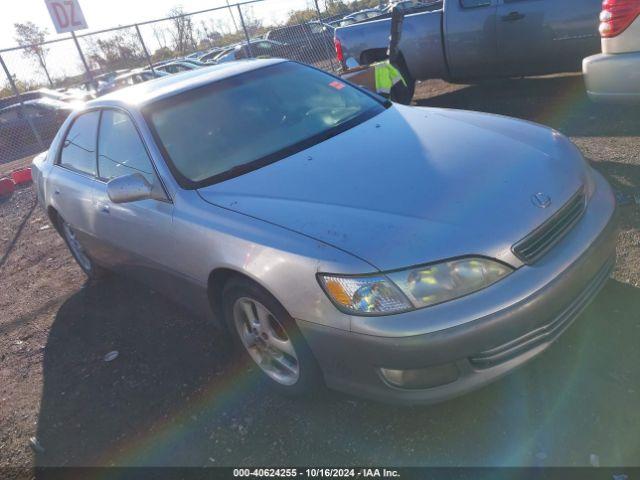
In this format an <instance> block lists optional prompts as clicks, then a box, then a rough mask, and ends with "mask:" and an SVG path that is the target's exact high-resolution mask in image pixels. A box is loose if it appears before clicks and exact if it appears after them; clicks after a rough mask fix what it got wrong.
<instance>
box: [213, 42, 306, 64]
mask: <svg viewBox="0 0 640 480" xmlns="http://www.w3.org/2000/svg"><path fill="white" fill-rule="evenodd" d="M251 57H254V58H277V57H280V58H290V59H298V58H299V55H298V52H297V49H296V48H295V47H292V46H290V45H287V44H285V43H281V42H276V41H274V40H252V41H251V52H249V46H248V45H247V43H243V44H240V45H236V46H234V47H233V48H230V49H229V50H225V51H223V52H221V53H220V54H218V55H217V56H216V57H214V59H213V62H214V63H225V62H232V61H234V60H241V59H244V58H251Z"/></svg>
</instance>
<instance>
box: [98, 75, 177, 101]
mask: <svg viewBox="0 0 640 480" xmlns="http://www.w3.org/2000/svg"><path fill="white" fill-rule="evenodd" d="M165 75H169V74H168V73H167V72H163V71H160V70H154V71H152V70H146V69H138V70H131V71H130V72H127V73H124V74H122V75H119V76H117V77H115V78H114V79H113V80H112V81H111V82H109V83H107V82H105V83H103V84H102V85H100V86H99V87H98V95H106V94H107V93H111V92H113V91H115V90H119V89H121V88H124V87H129V86H131V85H136V84H138V83H143V82H148V81H149V80H153V79H154V78H160V77H164V76H165Z"/></svg>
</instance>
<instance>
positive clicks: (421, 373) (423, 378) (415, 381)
mask: <svg viewBox="0 0 640 480" xmlns="http://www.w3.org/2000/svg"><path fill="white" fill-rule="evenodd" d="M380 374H381V375H382V378H384V380H385V381H386V382H387V383H389V384H391V385H393V386H394V387H398V388H409V389H420V388H433V387H437V386H439V385H446V384H448V383H452V382H455V381H456V380H457V379H458V375H459V374H458V367H456V365H455V364H454V363H450V364H447V365H438V366H436V367H429V368H421V369H416V370H393V369H389V368H381V369H380Z"/></svg>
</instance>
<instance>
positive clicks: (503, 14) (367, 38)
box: [334, 0, 601, 88]
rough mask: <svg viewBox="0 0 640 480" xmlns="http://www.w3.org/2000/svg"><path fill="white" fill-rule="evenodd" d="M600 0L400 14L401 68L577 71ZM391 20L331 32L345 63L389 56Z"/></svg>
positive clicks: (468, 73) (461, 4) (496, 3)
mask: <svg viewBox="0 0 640 480" xmlns="http://www.w3.org/2000/svg"><path fill="white" fill-rule="evenodd" d="M600 7H601V0H443V1H442V4H441V6H440V8H438V9H435V10H432V11H427V12H420V13H414V14H409V15H407V16H405V18H404V24H403V27H402V28H403V29H402V38H401V40H400V44H399V50H400V65H398V66H399V68H400V70H401V72H402V74H403V76H404V77H405V80H407V82H408V84H410V88H413V86H414V85H415V81H416V80H426V79H431V78H441V79H445V80H447V81H450V82H459V83H473V82H474V81H477V80H482V79H487V78H495V77H522V76H530V75H545V74H551V73H559V72H572V71H579V70H581V68H582V59H583V58H585V57H587V56H589V55H592V54H594V53H596V52H598V51H599V50H600V36H599V33H598V16H599V13H600ZM389 32H390V19H382V20H377V19H373V20H371V21H366V22H361V23H357V24H354V25H349V26H346V27H340V28H337V29H336V31H335V38H334V42H335V46H336V53H337V56H338V60H339V61H340V62H341V63H342V66H343V68H346V67H347V66H349V67H351V66H355V65H357V64H369V63H373V62H375V61H379V60H382V59H384V58H386V55H387V53H386V50H387V46H388V43H389Z"/></svg>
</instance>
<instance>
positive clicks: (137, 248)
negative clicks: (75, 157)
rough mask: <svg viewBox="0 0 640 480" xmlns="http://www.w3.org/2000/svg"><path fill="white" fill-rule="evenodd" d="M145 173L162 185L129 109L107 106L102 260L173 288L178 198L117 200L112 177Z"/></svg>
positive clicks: (99, 198)
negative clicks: (110, 184) (109, 188)
mask: <svg viewBox="0 0 640 480" xmlns="http://www.w3.org/2000/svg"><path fill="white" fill-rule="evenodd" d="M132 173H139V174H141V175H143V176H144V177H145V178H146V179H147V180H148V181H149V183H151V184H159V179H158V177H157V173H156V172H155V169H154V168H153V164H152V161H151V159H150V156H149V154H148V151H147V149H146V147H145V145H144V143H143V142H142V139H141V138H140V135H139V134H138V131H137V129H136V127H135V125H134V123H133V121H132V120H131V118H130V117H129V115H128V114H126V113H124V112H123V111H120V110H112V109H108V110H104V111H103V113H102V119H101V121H100V131H99V135H98V179H99V181H98V182H97V184H98V186H97V188H96V194H95V197H94V209H95V210H96V212H97V220H96V230H97V235H98V237H99V238H100V240H101V241H102V242H103V247H104V248H103V256H102V257H101V258H100V261H102V262H104V263H105V264H106V265H107V266H109V267H111V268H113V269H115V270H119V271H122V272H124V273H127V274H130V275H132V276H134V277H136V278H138V279H139V280H142V281H144V282H145V283H147V284H149V285H151V286H152V288H155V289H157V290H160V291H165V290H167V289H171V286H170V284H171V282H172V281H173V275H174V272H173V271H172V270H171V268H170V267H169V265H170V263H171V262H170V260H171V259H172V258H173V257H174V253H175V252H174V251H173V248H174V242H173V230H172V228H173V203H171V201H170V200H169V198H168V197H167V200H166V201H161V200H153V199H148V200H139V201H135V202H129V203H113V202H112V201H111V200H110V199H109V196H108V194H107V182H108V181H109V180H112V179H114V178H117V177H120V176H123V175H129V174H132Z"/></svg>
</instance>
